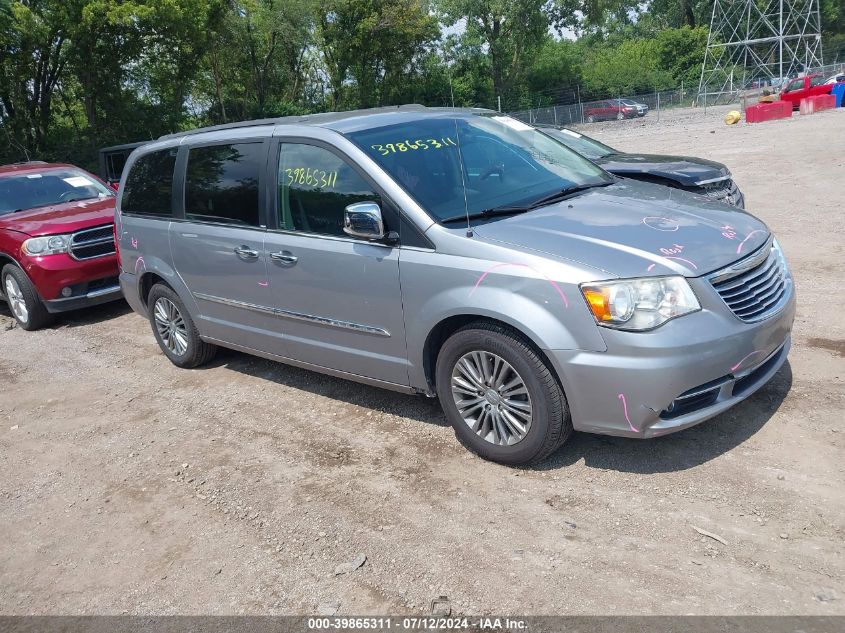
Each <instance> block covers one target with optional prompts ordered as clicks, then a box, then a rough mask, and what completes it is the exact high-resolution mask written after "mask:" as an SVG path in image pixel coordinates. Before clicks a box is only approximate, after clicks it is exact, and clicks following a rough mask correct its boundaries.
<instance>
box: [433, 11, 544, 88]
mask: <svg viewBox="0 0 845 633" xmlns="http://www.w3.org/2000/svg"><path fill="white" fill-rule="evenodd" d="M437 7H438V9H439V11H440V12H441V14H442V16H443V20H444V21H445V22H446V24H449V25H455V24H457V23H458V22H462V21H464V20H465V22H466V31H465V36H466V39H467V40H468V41H470V42H472V41H474V40H480V41H481V42H483V43H484V45H485V46H486V48H487V54H488V56H489V59H490V74H491V79H492V82H493V91H494V93H495V94H496V96H502V95H506V94H507V93H508V92H509V91H510V90H511V89H513V88H514V87H515V86H517V85H518V84H519V82H520V81H521V80H522V78H523V77H524V74H525V70H526V68H527V67H528V66H529V64H530V63H531V59H532V57H533V56H534V55H535V54H536V53H537V51H539V50H540V48H541V47H542V45H543V42H544V41H545V37H546V34H547V33H548V30H549V25H550V20H551V15H552V13H553V10H554V5H553V4H552V3H551V2H549V1H548V0H439V2H438V4H437Z"/></svg>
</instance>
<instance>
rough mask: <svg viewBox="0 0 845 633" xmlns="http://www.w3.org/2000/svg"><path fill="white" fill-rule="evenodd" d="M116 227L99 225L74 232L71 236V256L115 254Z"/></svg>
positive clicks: (81, 258)
mask: <svg viewBox="0 0 845 633" xmlns="http://www.w3.org/2000/svg"><path fill="white" fill-rule="evenodd" d="M114 252H115V248H114V227H113V226H112V225H111V224H109V225H107V226H97V227H94V228H93V229H85V230H84V231H78V232H76V233H74V234H73V235H72V236H71V238H70V256H71V257H73V258H74V259H78V260H83V259H94V258H95V257H105V256H107V255H113V254H114Z"/></svg>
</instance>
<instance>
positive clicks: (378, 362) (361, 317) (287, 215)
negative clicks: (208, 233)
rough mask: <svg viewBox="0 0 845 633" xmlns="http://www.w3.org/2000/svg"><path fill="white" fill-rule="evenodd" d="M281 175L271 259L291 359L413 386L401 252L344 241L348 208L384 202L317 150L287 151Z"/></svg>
mask: <svg viewBox="0 0 845 633" xmlns="http://www.w3.org/2000/svg"><path fill="white" fill-rule="evenodd" d="M276 174H277V193H278V195H277V196H276V203H275V205H274V206H275V213H276V214H277V217H276V218H274V219H273V221H271V223H270V226H271V227H277V228H275V229H273V228H271V230H268V232H267V235H266V238H265V250H266V252H267V258H268V259H267V268H268V279H269V281H270V294H271V296H272V297H273V299H274V301H275V306H276V307H277V308H278V318H279V319H280V320H281V321H282V322H283V328H284V332H285V336H286V337H287V345H288V353H289V355H290V356H291V357H292V358H294V359H296V360H299V361H303V362H306V363H310V364H313V365H318V366H321V367H328V368H331V369H335V370H340V371H343V372H348V373H352V374H357V375H360V376H366V377H368V378H373V379H376V380H382V381H387V382H391V383H397V384H402V385H407V384H408V382H409V380H408V361H407V353H406V347H405V324H404V318H403V314H402V296H401V289H400V286H399V248H398V247H395V246H389V245H386V244H380V243H372V242H367V241H364V240H360V239H356V238H352V237H350V236H348V235H346V234H345V233H344V232H343V211H344V207H346V206H347V205H349V204H352V203H355V202H362V201H371V202H377V203H381V199H380V197H379V196H378V195H377V194H376V193H375V192H374V191H373V187H372V186H371V185H370V184H368V182H367V181H366V180H365V179H364V178H363V177H362V175H361V173H359V171H358V170H357V169H356V168H354V167H353V166H352V165H350V164H349V163H348V162H347V161H346V160H345V159H344V158H342V157H341V156H339V155H338V154H336V153H335V152H334V151H333V150H330V149H327V148H325V147H319V146H316V145H310V144H305V143H284V142H283V143H281V145H280V150H279V155H278V169H277V170H276ZM385 221H386V223H388V222H389V221H390V220H389V219H388V218H387V217H386V220H385ZM392 228H393V230H396V229H397V228H398V227H392ZM387 229H388V230H390V229H391V227H390V226H388V227H387Z"/></svg>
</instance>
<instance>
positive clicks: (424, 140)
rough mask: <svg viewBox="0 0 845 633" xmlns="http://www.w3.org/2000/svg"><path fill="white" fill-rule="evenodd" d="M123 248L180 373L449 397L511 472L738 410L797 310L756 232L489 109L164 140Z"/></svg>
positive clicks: (131, 202) (781, 350) (125, 219)
mask: <svg viewBox="0 0 845 633" xmlns="http://www.w3.org/2000/svg"><path fill="white" fill-rule="evenodd" d="M116 232H117V237H118V244H119V253H120V260H121V274H120V282H121V285H122V288H123V291H124V293H125V295H126V298H127V300H128V301H129V303H130V304H131V305H132V307H133V308H134V310H135V311H137V312H138V313H140V314H142V315H144V316H145V317H147V318H148V319H149V321H150V324H151V326H152V331H153V334H154V336H155V338H156V340H157V341H158V344H159V345H160V346H161V349H162V351H163V353H164V354H165V355H166V356H167V357H168V358H169V359H170V360H171V361H172V362H173V363H175V364H176V365H178V366H180V367H186V368H187V367H196V366H198V365H201V364H202V363H206V362H208V361H209V360H210V359H211V358H212V357H213V356H214V353H215V350H216V348H217V346H224V347H227V348H231V349H235V350H240V351H243V352H247V353H250V354H256V355H259V356H263V357H266V358H269V359H274V360H279V361H282V362H285V363H290V364H293V365H298V366H301V367H305V368H308V369H313V370H316V371H320V372H325V373H328V374H331V375H334V376H340V377H344V378H349V379H352V380H357V381H360V382H364V383H367V384H370V385H376V386H379V387H384V388H388V389H394V390H397V391H401V392H405V393H419V394H425V395H427V396H435V395H436V396H437V397H438V398H439V399H440V403H441V405H442V407H443V410H444V412H445V415H446V417H447V419H448V420H449V421H450V422H451V424H452V425H453V426H454V429H455V433H456V435H457V437H458V439H459V440H460V441H461V442H462V443H463V444H464V445H465V446H466V447H467V448H469V449H470V450H472V451H474V452H476V453H478V454H479V455H481V456H483V457H485V458H488V459H491V460H495V461H498V462H502V463H506V464H526V463H531V462H536V461H538V460H540V459H543V458H544V457H546V456H548V455H549V454H550V453H552V452H553V451H554V450H555V449H557V448H558V447H559V446H560V445H561V444H563V442H565V441H566V440H567V438H568V437H569V436H570V435H571V434H572V431H573V430H581V431H589V432H593V433H604V434H610V435H620V436H627V437H636V438H650V437H655V436H658V435H663V434H666V433H671V432H673V431H677V430H680V429H684V428H687V427H689V426H692V425H694V424H697V423H699V422H701V421H703V420H706V419H707V418H710V417H712V416H714V415H716V414H718V413H720V412H722V411H724V410H726V409H727V408H729V407H731V406H733V405H735V404H736V403H737V402H739V401H741V400H742V399H744V398H746V397H748V396H749V395H750V394H751V393H753V392H754V391H755V390H757V389H759V388H760V387H761V386H763V385H764V384H765V383H766V382H767V381H768V380H769V379H770V378H771V377H772V376H773V375H774V374H775V372H777V371H778V368H779V367H780V366H781V365H782V364H783V363H784V361H785V360H786V356H787V353H788V351H789V346H790V331H791V329H792V322H793V318H794V313H795V298H794V290H793V281H792V277H791V275H790V272H789V269H788V268H787V264H786V261H785V259H784V256H783V253H782V251H781V248H780V246H779V245H778V243H777V240H775V239H774V237H773V236H772V234H771V232H770V231H769V229H768V228H767V227H766V226H765V225H764V224H763V223H762V222H761V221H760V220H758V219H756V218H755V217H753V216H752V215H750V214H748V213H746V212H744V211H742V210H739V209H736V208H734V207H731V206H727V205H725V204H722V203H720V202H715V201H713V200H712V199H710V198H708V197H705V196H696V195H694V194H691V193H688V192H685V191H681V190H677V189H669V188H666V187H662V186H659V185H653V184H648V183H643V182H636V181H633V180H626V179H622V178H617V177H614V176H611V175H610V174H608V173H607V172H605V171H603V170H602V169H601V168H600V167H597V166H596V165H593V164H592V163H590V162H589V161H588V160H586V159H584V158H583V157H581V156H580V155H578V154H576V153H575V152H573V151H572V150H570V149H568V148H567V147H565V146H564V145H562V144H560V143H559V142H557V141H555V140H554V139H552V138H550V137H549V136H547V135H545V134H543V133H542V132H540V131H538V130H535V129H534V128H533V127H531V126H528V125H526V124H524V123H522V122H520V121H517V120H515V119H512V118H509V117H507V116H502V115H500V114H498V113H496V112H490V111H485V110H461V109H430V108H424V107H421V106H403V107H398V108H395V107H394V108H381V109H376V110H366V111H356V112H346V113H329V114H319V115H310V116H302V117H286V118H282V119H272V120H262V121H253V122H247V123H238V124H231V125H224V126H218V127H215V128H206V129H201V130H195V131H191V132H185V133H182V134H176V135H171V136H167V137H163V138H161V139H159V140H158V141H155V142H152V143H149V144H147V145H144V146H142V147H140V148H138V149H137V150H135V151H134V152H133V153H132V155H131V156H130V158H129V160H128V162H127V164H126V168H125V170H124V174H123V178H122V180H121V186H120V192H119V200H118V203H117V219H116Z"/></svg>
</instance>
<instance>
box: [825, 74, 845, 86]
mask: <svg viewBox="0 0 845 633" xmlns="http://www.w3.org/2000/svg"><path fill="white" fill-rule="evenodd" d="M842 81H845V72H841V73H838V74H836V75H834V76H833V77H829V78H828V79H827V81H825V82H824V83H825V85H827V84H837V83H839V82H842Z"/></svg>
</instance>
